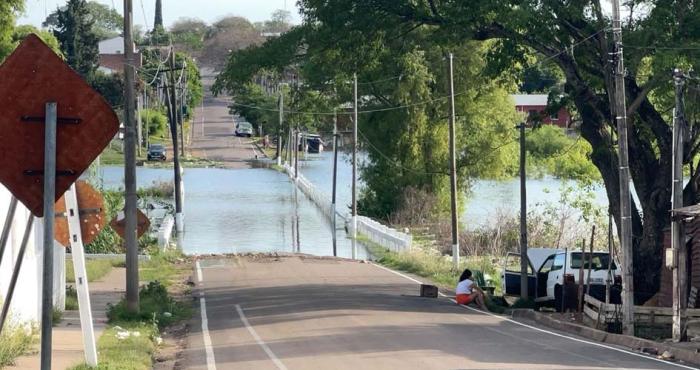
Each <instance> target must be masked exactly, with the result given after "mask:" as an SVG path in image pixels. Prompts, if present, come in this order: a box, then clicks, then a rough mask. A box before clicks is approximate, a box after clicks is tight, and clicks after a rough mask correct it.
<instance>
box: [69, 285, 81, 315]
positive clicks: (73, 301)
mask: <svg viewBox="0 0 700 370" xmlns="http://www.w3.org/2000/svg"><path fill="white" fill-rule="evenodd" d="M77 309H78V292H77V291H76V290H75V288H73V286H72V285H68V286H67V287H66V311H75V310H77Z"/></svg>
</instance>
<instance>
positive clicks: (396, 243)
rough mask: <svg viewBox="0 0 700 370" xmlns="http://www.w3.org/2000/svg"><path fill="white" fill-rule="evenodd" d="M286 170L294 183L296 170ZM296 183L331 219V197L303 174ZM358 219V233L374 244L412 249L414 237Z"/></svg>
mask: <svg viewBox="0 0 700 370" xmlns="http://www.w3.org/2000/svg"><path fill="white" fill-rule="evenodd" d="M284 170H285V172H287V174H288V175H289V177H290V178H291V179H292V181H294V168H293V167H290V166H289V165H285V166H284ZM294 182H295V183H296V185H297V187H299V189H301V191H302V192H303V193H304V194H306V196H307V197H308V198H309V199H311V201H312V202H313V203H314V204H316V206H318V207H319V208H320V209H321V211H322V212H323V214H324V215H326V217H328V218H329V219H330V218H331V215H332V214H333V212H334V211H336V210H334V209H333V204H332V203H331V202H330V197H329V196H327V195H326V194H324V193H323V192H321V191H319V190H317V189H316V187H315V186H314V185H313V184H312V183H311V182H310V181H309V180H308V179H306V178H305V177H304V176H303V175H301V174H299V176H298V177H297V178H296V181H294ZM336 213H337V211H336ZM338 215H339V216H340V217H341V218H343V219H345V220H346V221H351V217H350V216H343V215H341V214H338ZM356 219H357V233H358V234H360V235H363V236H365V237H366V238H368V239H369V240H371V241H372V242H374V243H376V244H378V245H381V246H382V247H384V248H387V249H389V250H391V251H394V252H403V251H407V250H409V249H411V245H412V244H413V237H412V236H411V235H409V234H406V233H403V232H400V231H397V230H394V229H392V228H390V227H388V226H385V225H382V224H381V223H379V222H377V221H375V220H373V219H371V218H369V217H365V216H357V218H356ZM349 224H350V226H349V228H348V229H350V230H351V231H352V222H349Z"/></svg>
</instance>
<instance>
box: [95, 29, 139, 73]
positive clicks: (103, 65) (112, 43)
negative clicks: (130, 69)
mask: <svg viewBox="0 0 700 370" xmlns="http://www.w3.org/2000/svg"><path fill="white" fill-rule="evenodd" d="M98 48H99V51H100V66H99V68H98V70H100V71H102V72H104V73H107V74H112V73H115V72H122V71H124V38H123V37H121V36H117V37H113V38H111V39H107V40H102V41H100V43H99V45H98ZM134 60H135V62H136V63H135V64H136V68H140V67H141V65H142V61H141V53H140V52H139V50H138V49H137V48H136V44H134Z"/></svg>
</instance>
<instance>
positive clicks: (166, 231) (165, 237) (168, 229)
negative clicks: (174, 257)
mask: <svg viewBox="0 0 700 370" xmlns="http://www.w3.org/2000/svg"><path fill="white" fill-rule="evenodd" d="M174 226H175V220H174V219H173V216H171V215H167V216H165V218H163V222H162V223H161V224H160V227H159V228H158V246H159V247H160V248H161V249H167V248H168V246H169V245H170V238H171V237H172V235H173V227H174Z"/></svg>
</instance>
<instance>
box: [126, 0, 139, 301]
mask: <svg viewBox="0 0 700 370" xmlns="http://www.w3.org/2000/svg"><path fill="white" fill-rule="evenodd" d="M132 22H133V9H132V2H131V0H124V55H125V59H126V60H125V63H124V78H125V84H126V86H125V89H124V118H125V119H124V121H125V122H124V130H125V132H124V192H125V201H124V217H125V218H126V225H125V228H124V234H125V238H124V239H125V240H124V241H125V242H126V306H127V310H129V312H132V313H138V312H139V261H138V254H139V250H138V247H139V246H138V240H137V238H136V207H137V205H136V147H135V142H134V141H135V137H134V136H135V135H136V132H135V127H134V125H135V123H136V117H135V113H134V103H135V102H134V100H135V92H134V89H135V87H134V84H135V78H134V76H135V71H134V41H133V37H132Z"/></svg>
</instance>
